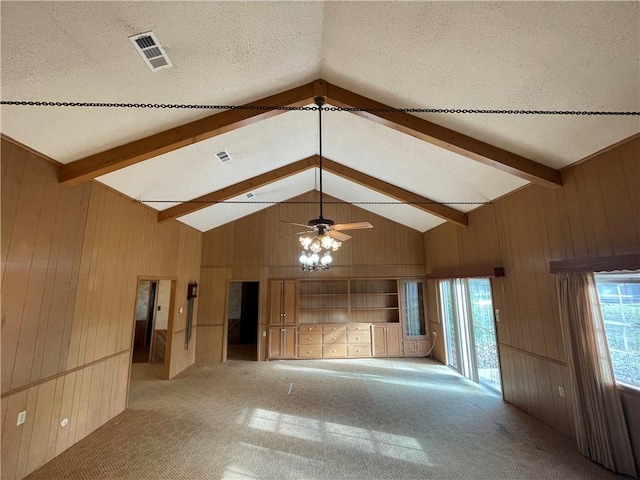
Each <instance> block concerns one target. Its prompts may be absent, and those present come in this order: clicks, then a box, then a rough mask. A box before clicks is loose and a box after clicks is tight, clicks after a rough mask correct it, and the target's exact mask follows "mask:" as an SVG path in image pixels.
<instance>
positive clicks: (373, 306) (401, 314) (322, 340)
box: [269, 278, 429, 359]
mask: <svg viewBox="0 0 640 480" xmlns="http://www.w3.org/2000/svg"><path fill="white" fill-rule="evenodd" d="M293 282H295V283H296V285H297V287H296V288H295V289H290V293H292V294H293V295H294V296H295V302H294V303H295V305H296V324H297V327H296V330H297V337H296V339H297V342H296V344H295V346H294V348H295V349H296V352H297V355H296V357H295V358H351V357H396V356H412V355H424V354H425V353H426V352H427V348H428V346H429V344H428V343H427V342H425V341H424V340H426V336H425V335H424V333H425V332H424V328H425V327H424V325H425V319H424V305H421V303H422V302H423V296H422V295H421V294H420V295H419V293H420V292H421V291H422V288H423V281H422V280H417V281H416V280H405V279H397V278H365V279H360V278H356V279H345V278H330V279H322V280H320V279H313V280H312V279H309V280H306V279H305V280H295V281H293ZM285 283H286V281H285ZM273 285H274V288H275V287H277V286H278V282H273ZM276 300H277V299H274V303H276ZM289 301H291V299H289ZM285 303H287V302H285ZM414 317H415V318H414ZM275 318H276V319H277V318H278V317H277V316H276V317H275ZM282 318H283V319H285V318H288V315H284V316H282ZM407 321H409V323H407ZM416 322H417V323H416ZM405 324H406V326H405ZM272 330H273V332H270V336H272V337H273V342H272V343H273V348H270V351H271V350H273V355H270V357H269V358H274V359H276V358H291V357H289V355H290V354H289V350H288V347H289V343H287V340H288V338H289V337H288V336H287V334H288V332H286V331H284V330H286V329H285V328H283V327H280V328H273V329H272ZM283 331H284V333H283ZM278 340H279V341H278ZM278 345H280V349H278V348H276V347H277V346H278ZM283 346H284V347H286V348H285V350H286V352H285V353H282V349H283Z"/></svg>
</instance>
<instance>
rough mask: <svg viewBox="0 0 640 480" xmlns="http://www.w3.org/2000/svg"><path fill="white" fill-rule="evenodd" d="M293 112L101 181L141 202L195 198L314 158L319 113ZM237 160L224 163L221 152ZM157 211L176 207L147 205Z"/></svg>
mask: <svg viewBox="0 0 640 480" xmlns="http://www.w3.org/2000/svg"><path fill="white" fill-rule="evenodd" d="M314 113H315V112H305V111H292V112H287V113H283V114H281V115H278V116H275V117H272V118H269V119H267V120H263V121H261V122H257V123H254V124H251V125H248V126H246V127H243V128H241V129H238V130H233V131H231V132H227V133H225V134H222V135H219V136H217V137H213V138H211V139H209V140H205V141H202V142H199V143H195V144H193V145H189V146H187V147H184V148H181V149H179V150H174V151H173V152H169V153H166V154H164V155H160V156H158V157H155V158H152V159H150V160H147V161H145V162H141V163H138V164H135V165H132V166H130V167H127V168H123V169H121V170H118V171H115V172H113V173H109V174H107V175H103V176H101V177H98V181H100V182H102V183H104V184H105V185H108V186H110V187H112V188H115V189H116V190H118V191H120V192H122V193H124V194H125V195H128V196H129V197H131V198H134V199H141V200H164V201H167V200H178V201H184V200H191V199H193V198H196V197H199V196H201V195H205V194H207V193H210V192H213V191H216V190H219V189H221V188H224V187H228V186H229V185H233V184H235V183H238V182H241V181H243V180H247V179H248V178H251V177H255V176H256V175H260V174H262V173H265V172H269V171H271V170H274V169H276V168H278V167H282V166H284V165H287V164H289V163H292V162H295V161H297V160H301V159H303V158H306V157H309V156H311V155H315V154H316V153H317V149H318V132H317V128H318V127H317V125H318V119H317V113H315V115H314ZM221 150H226V151H227V152H229V155H230V156H231V158H232V160H231V161H229V162H227V163H224V164H222V163H220V162H219V161H218V159H217V157H216V156H215V153H216V152H219V151H221ZM148 205H150V206H152V207H153V208H155V209H157V210H164V209H166V208H169V207H171V206H173V205H174V204H171V203H153V202H151V203H148Z"/></svg>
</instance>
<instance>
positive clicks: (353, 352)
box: [347, 345, 371, 357]
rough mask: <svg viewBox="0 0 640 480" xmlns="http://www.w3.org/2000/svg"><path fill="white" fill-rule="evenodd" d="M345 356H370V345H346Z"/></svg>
mask: <svg viewBox="0 0 640 480" xmlns="http://www.w3.org/2000/svg"><path fill="white" fill-rule="evenodd" d="M347 356H349V357H370V356H371V345H347Z"/></svg>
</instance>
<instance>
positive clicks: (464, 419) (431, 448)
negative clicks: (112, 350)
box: [28, 359, 623, 480]
mask: <svg viewBox="0 0 640 480" xmlns="http://www.w3.org/2000/svg"><path fill="white" fill-rule="evenodd" d="M160 369H161V365H149V364H139V365H134V366H133V373H132V384H131V392H130V401H129V408H128V409H127V410H126V411H125V412H124V413H123V414H121V415H119V416H118V417H116V418H115V419H114V420H112V421H111V422H109V423H108V424H107V425H105V426H104V427H102V428H100V429H99V430H98V431H96V432H95V433H94V434H92V435H90V436H89V437H87V438H85V439H83V440H81V441H80V442H79V443H78V444H76V445H74V446H73V447H71V448H70V449H69V450H67V451H66V452H64V453H62V454H61V455H60V456H58V457H56V458H54V459H53V460H52V461H51V462H50V463H48V464H47V465H45V466H44V467H42V468H41V469H39V470H37V471H36V472H34V473H33V474H32V475H31V476H29V477H28V478H29V479H33V480H35V479H83V480H84V479H107V478H108V479H117V478H130V479H179V478H184V479H187V478H188V479H208V478H211V479H232V478H235V479H262V478H273V479H283V478H295V479H300V478H327V479H332V480H338V479H340V480H341V479H348V478H353V479H367V480H369V479H382V478H388V479H411V478H455V479H459V478H473V479H478V478H487V479H489V478H490V479H496V478H504V479H514V478H530V479H540V478H545V479H546V478H562V479H566V478H575V479H588V478H593V479H596V478H597V479H614V478H623V477H620V476H618V475H615V474H613V473H610V472H608V471H607V470H605V469H603V468H601V467H600V466H598V465H596V464H595V463H593V462H591V461H589V460H587V459H586V458H584V457H583V456H581V455H580V454H579V453H578V451H577V448H576V446H575V444H574V443H573V442H572V441H570V440H569V439H567V438H565V437H563V436H561V435H560V434H558V433H556V432H554V431H552V430H551V429H549V428H547V427H546V426H544V425H542V424H541V423H539V422H538V421H536V420H534V419H533V418H532V417H530V416H528V415H526V414H524V413H522V412H521V411H519V410H517V409H516V408H513V407H511V406H510V405H507V404H505V403H503V402H502V400H501V399H500V398H499V397H497V396H495V395H493V394H492V393H490V392H488V391H487V390H485V389H484V388H482V387H480V386H477V385H475V384H473V383H471V382H469V381H467V380H465V379H463V378H461V377H459V376H457V375H456V374H455V373H454V372H453V371H451V370H450V369H448V368H447V367H444V366H442V365H440V364H437V363H435V362H432V361H431V360H426V359H362V360H333V361H332V360H318V361H313V360H306V361H272V362H243V361H230V362H227V363H226V364H217V365H194V366H192V367H190V368H189V369H188V370H186V371H185V372H184V373H182V374H181V375H179V376H178V377H177V378H176V379H174V380H172V381H165V380H160V379H159V378H160V372H161V370H160Z"/></svg>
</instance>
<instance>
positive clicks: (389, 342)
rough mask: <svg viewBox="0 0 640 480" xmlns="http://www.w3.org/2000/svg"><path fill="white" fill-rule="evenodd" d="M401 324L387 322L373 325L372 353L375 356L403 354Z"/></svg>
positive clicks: (397, 355) (398, 355)
mask: <svg viewBox="0 0 640 480" xmlns="http://www.w3.org/2000/svg"><path fill="white" fill-rule="evenodd" d="M401 339H402V331H401V330H400V325H398V324H392V323H386V324H379V325H371V354H372V356H374V357H400V356H402V343H401Z"/></svg>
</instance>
